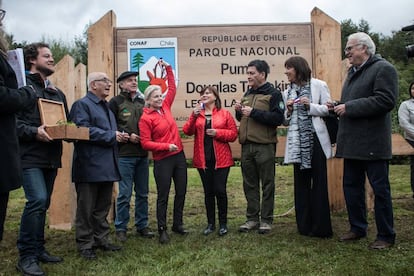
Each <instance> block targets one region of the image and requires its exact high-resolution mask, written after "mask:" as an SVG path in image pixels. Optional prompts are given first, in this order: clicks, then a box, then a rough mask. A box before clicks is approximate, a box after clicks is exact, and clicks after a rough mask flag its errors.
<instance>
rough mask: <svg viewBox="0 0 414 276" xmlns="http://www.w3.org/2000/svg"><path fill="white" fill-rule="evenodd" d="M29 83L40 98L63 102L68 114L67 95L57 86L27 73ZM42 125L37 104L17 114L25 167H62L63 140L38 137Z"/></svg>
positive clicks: (21, 154)
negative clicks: (45, 140) (42, 139)
mask: <svg viewBox="0 0 414 276" xmlns="http://www.w3.org/2000/svg"><path fill="white" fill-rule="evenodd" d="M26 82H27V85H31V86H32V87H33V88H34V89H35V91H36V94H37V97H38V98H43V99H47V100H53V101H57V102H61V103H63V106H64V108H65V114H68V104H67V102H66V96H65V94H63V92H62V91H61V90H60V89H58V88H57V87H55V86H53V85H52V84H51V83H50V82H48V84H47V86H46V87H45V82H44V80H43V79H42V77H41V76H40V75H39V74H38V73H35V74H27V75H26ZM41 125H42V122H41V119H40V111H39V107H38V105H37V104H35V105H33V108H31V109H28V110H24V111H21V112H19V113H18V114H17V135H18V136H19V143H20V158H21V162H22V167H23V169H27V168H51V169H57V168H60V167H62V162H61V157H62V149H63V146H62V140H58V139H56V140H54V141H52V142H47V143H46V142H41V141H38V140H37V139H36V134H37V128H38V127H39V126H41Z"/></svg>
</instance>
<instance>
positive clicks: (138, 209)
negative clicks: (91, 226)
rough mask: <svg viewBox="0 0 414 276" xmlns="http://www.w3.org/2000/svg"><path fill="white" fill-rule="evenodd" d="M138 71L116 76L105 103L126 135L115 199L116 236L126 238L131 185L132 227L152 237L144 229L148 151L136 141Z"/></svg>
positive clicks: (141, 102) (139, 96) (139, 107)
mask: <svg viewBox="0 0 414 276" xmlns="http://www.w3.org/2000/svg"><path fill="white" fill-rule="evenodd" d="M137 76H138V72H134V71H126V72H123V73H122V74H121V75H119V77H118V79H117V80H116V82H117V83H118V86H119V89H120V93H119V95H117V96H115V97H113V98H112V99H111V100H110V102H109V107H110V109H111V110H112V112H113V113H114V114H115V117H116V120H117V125H118V131H122V132H126V133H128V134H129V140H128V141H127V142H121V143H119V170H120V173H121V178H122V179H121V181H119V193H118V197H117V202H116V217H115V228H116V237H117V238H118V240H120V241H121V242H124V241H126V239H127V236H126V233H127V226H128V222H129V207H130V201H131V196H132V187H133V186H134V191H135V227H136V231H137V233H138V234H139V235H141V236H142V237H146V238H152V237H153V236H154V233H153V232H151V231H150V230H149V228H148V189H149V188H148V177H149V172H148V170H149V169H148V152H147V151H145V150H143V149H142V147H141V144H140V137H139V129H138V121H139V119H140V118H141V115H142V109H143V107H144V104H145V101H144V98H143V95H142V93H141V92H139V91H137V90H138V83H137ZM133 184H135V185H133Z"/></svg>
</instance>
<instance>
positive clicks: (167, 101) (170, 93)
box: [163, 65, 177, 109]
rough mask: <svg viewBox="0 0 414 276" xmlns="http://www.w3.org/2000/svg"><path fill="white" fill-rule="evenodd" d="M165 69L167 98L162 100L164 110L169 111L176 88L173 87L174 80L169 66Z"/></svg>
mask: <svg viewBox="0 0 414 276" xmlns="http://www.w3.org/2000/svg"><path fill="white" fill-rule="evenodd" d="M166 69H167V81H168V91H167V96H166V97H165V99H164V102H163V106H164V105H165V107H166V108H169V109H171V106H172V104H173V102H174V99H175V95H176V93H177V87H176V86H175V78H174V73H173V71H172V67H171V65H168V66H167V67H166Z"/></svg>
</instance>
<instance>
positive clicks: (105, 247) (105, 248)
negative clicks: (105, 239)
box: [97, 243, 122, 251]
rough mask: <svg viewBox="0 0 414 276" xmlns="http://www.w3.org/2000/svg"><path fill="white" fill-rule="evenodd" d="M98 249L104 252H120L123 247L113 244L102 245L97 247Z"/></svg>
mask: <svg viewBox="0 0 414 276" xmlns="http://www.w3.org/2000/svg"><path fill="white" fill-rule="evenodd" d="M97 248H99V249H101V250H102V251H119V250H121V249H122V246H119V245H116V244H112V243H106V244H101V245H99V246H97Z"/></svg>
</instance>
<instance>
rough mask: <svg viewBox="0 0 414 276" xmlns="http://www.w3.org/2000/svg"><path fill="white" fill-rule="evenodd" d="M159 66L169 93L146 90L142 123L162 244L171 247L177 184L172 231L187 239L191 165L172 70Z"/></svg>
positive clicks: (142, 135) (162, 64)
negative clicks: (171, 197) (176, 117)
mask: <svg viewBox="0 0 414 276" xmlns="http://www.w3.org/2000/svg"><path fill="white" fill-rule="evenodd" d="M159 65H160V66H162V67H164V68H165V69H166V71H167V80H168V91H167V95H166V96H165V98H163V95H162V91H161V87H160V86H158V85H150V86H148V87H147V89H145V92H144V94H145V107H144V113H143V114H142V116H141V119H140V121H139V129H140V134H141V145H142V148H143V149H145V150H148V151H152V157H153V159H154V178H155V182H156V186H157V221H158V233H159V241H160V243H162V244H164V243H168V242H169V240H170V238H169V236H168V233H167V206H168V196H169V193H170V188H171V179H173V180H174V185H175V198H174V212H173V213H174V214H173V224H172V228H171V230H172V231H173V232H175V233H178V234H181V235H185V234H187V233H188V231H187V230H185V229H184V226H183V209H184V201H185V194H186V192H187V163H186V159H185V155H184V151H183V144H182V142H181V138H180V134H179V132H178V126H177V124H176V122H175V120H174V117H173V115H172V113H171V105H172V104H173V102H174V98H175V95H176V86H175V80H174V74H173V71H172V67H171V66H170V65H169V64H168V63H166V62H165V61H163V60H162V59H160V61H159Z"/></svg>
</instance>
